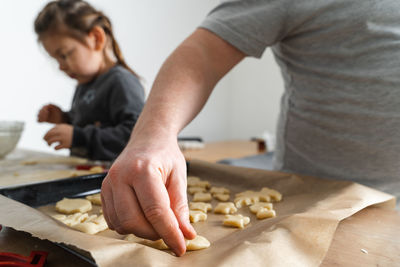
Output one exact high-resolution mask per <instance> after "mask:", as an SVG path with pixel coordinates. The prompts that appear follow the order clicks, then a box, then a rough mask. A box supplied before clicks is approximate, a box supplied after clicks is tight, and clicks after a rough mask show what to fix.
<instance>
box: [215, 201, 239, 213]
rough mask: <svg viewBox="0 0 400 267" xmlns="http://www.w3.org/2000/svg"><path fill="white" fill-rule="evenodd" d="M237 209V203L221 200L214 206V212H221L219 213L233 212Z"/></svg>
mask: <svg viewBox="0 0 400 267" xmlns="http://www.w3.org/2000/svg"><path fill="white" fill-rule="evenodd" d="M236 211H237V208H236V207H235V204H233V203H232V202H220V203H218V204H217V206H216V207H215V208H214V213H219V214H232V213H235V212H236Z"/></svg>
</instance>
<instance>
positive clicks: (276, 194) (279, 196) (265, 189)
mask: <svg viewBox="0 0 400 267" xmlns="http://www.w3.org/2000/svg"><path fill="white" fill-rule="evenodd" d="M260 192H261V193H263V194H267V195H269V197H270V198H271V200H273V201H275V202H279V201H281V200H282V194H281V193H279V192H278V191H276V190H274V189H271V188H268V187H263V188H261V191H260Z"/></svg>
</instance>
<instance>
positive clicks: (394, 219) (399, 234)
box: [0, 141, 400, 267]
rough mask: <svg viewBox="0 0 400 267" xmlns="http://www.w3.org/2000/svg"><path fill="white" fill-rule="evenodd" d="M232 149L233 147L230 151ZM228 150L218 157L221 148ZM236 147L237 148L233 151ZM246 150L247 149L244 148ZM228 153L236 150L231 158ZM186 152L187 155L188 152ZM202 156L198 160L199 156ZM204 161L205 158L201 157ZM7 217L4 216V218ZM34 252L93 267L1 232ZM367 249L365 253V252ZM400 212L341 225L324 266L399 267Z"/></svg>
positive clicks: (209, 150)
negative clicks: (41, 251) (221, 150)
mask: <svg viewBox="0 0 400 267" xmlns="http://www.w3.org/2000/svg"><path fill="white" fill-rule="evenodd" d="M227 145H228V147H231V148H227ZM218 147H219V148H220V149H225V151H224V152H223V153H222V152H218V153H217V154H218V155H214V156H213V153H214V151H216V149H217V148H218ZM233 147H234V148H233ZM240 147H243V150H241V149H240ZM227 151H232V154H230V155H229V153H227ZM185 153H186V152H185ZM251 153H253V155H254V153H257V147H254V146H253V150H251V143H250V144H249V142H247V144H246V142H245V141H243V142H240V141H239V142H237V143H236V142H233V141H230V142H222V143H219V144H218V143H215V144H211V145H209V146H207V145H206V147H205V148H204V149H203V151H192V152H190V153H189V154H185V155H186V156H187V157H191V158H200V156H201V157H205V158H206V159H208V160H209V161H211V160H213V161H215V160H219V159H222V158H228V157H230V158H233V157H241V156H248V155H252V154H251ZM195 156H196V157H195ZM197 156H198V157H197ZM200 159H204V158H200ZM2 216H4V215H2ZM32 250H43V251H47V252H49V256H48V262H47V265H46V266H49V267H51V266H61V267H63V266H77V267H81V266H82V267H83V266H90V265H89V264H88V263H87V262H85V261H84V260H82V259H80V258H78V257H76V256H74V255H72V254H70V253H68V252H66V251H64V250H63V249H61V248H59V247H58V246H56V245H54V244H53V243H51V242H49V241H46V240H39V239H37V238H34V237H31V236H30V235H29V234H27V233H23V232H18V231H15V230H12V229H9V228H4V229H2V230H1V231H0V251H1V252H12V253H18V254H22V255H25V256H28V255H29V254H30V252H31V251H32ZM363 250H364V251H365V252H367V253H365V252H363ZM399 265H400V213H399V212H398V211H394V210H383V209H376V208H367V209H364V210H362V211H360V212H358V213H357V214H355V215H353V216H351V217H349V218H347V219H345V220H343V221H342V222H340V224H339V226H338V228H337V231H336V233H335V236H334V239H333V241H332V244H331V246H330V248H329V251H328V253H327V255H326V257H325V259H324V261H323V263H322V265H321V266H324V267H326V266H399Z"/></svg>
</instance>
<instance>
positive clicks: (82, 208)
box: [56, 198, 92, 214]
mask: <svg viewBox="0 0 400 267" xmlns="http://www.w3.org/2000/svg"><path fill="white" fill-rule="evenodd" d="M56 210H57V211H58V212H61V213H64V214H72V213H76V212H81V213H83V212H87V211H90V210H92V203H91V202H90V201H89V200H87V199H82V198H63V199H62V200H60V201H58V202H57V203H56Z"/></svg>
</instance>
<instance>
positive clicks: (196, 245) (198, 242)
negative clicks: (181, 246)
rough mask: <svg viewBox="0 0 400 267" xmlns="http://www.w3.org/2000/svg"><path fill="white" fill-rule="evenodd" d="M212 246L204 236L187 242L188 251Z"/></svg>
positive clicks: (198, 236)
mask: <svg viewBox="0 0 400 267" xmlns="http://www.w3.org/2000/svg"><path fill="white" fill-rule="evenodd" d="M209 246H210V241H208V240H207V238H205V237H204V236H200V235H197V236H196V237H195V238H194V239H192V240H186V250H199V249H205V248H208V247H209Z"/></svg>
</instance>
